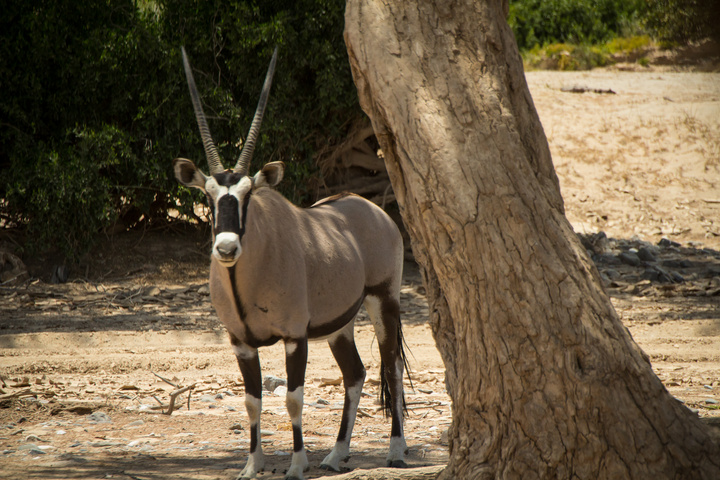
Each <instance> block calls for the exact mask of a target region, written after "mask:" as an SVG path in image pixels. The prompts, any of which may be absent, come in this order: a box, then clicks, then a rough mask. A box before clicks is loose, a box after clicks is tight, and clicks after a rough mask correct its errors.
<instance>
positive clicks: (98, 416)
mask: <svg viewBox="0 0 720 480" xmlns="http://www.w3.org/2000/svg"><path fill="white" fill-rule="evenodd" d="M87 419H88V420H89V421H91V422H94V423H112V420H111V419H110V417H109V416H108V414H107V413H105V412H93V413H91V414H90V415H88V416H87Z"/></svg>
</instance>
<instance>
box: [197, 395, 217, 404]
mask: <svg viewBox="0 0 720 480" xmlns="http://www.w3.org/2000/svg"><path fill="white" fill-rule="evenodd" d="M199 400H200V401H201V402H207V403H211V402H214V401H215V396H214V395H203V396H202V397H200V398H199Z"/></svg>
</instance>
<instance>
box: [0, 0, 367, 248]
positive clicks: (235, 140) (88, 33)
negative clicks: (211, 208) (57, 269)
mask: <svg viewBox="0 0 720 480" xmlns="http://www.w3.org/2000/svg"><path fill="white" fill-rule="evenodd" d="M343 14H344V5H343V4H342V3H338V2H331V1H329V0H315V1H312V0H301V1H298V2H294V1H289V0H286V1H279V0H278V1H272V2H265V1H254V2H253V1H233V0H208V1H203V2H198V1H196V0H156V1H153V0H145V1H136V2H133V1H132V0H87V1H84V2H77V1H74V0H56V1H49V0H28V1H26V2H11V3H10V4H8V5H6V6H4V7H3V9H2V10H0V25H2V27H3V28H2V31H1V32H0V88H2V90H3V95H2V96H0V226H2V225H3V224H5V225H17V226H21V227H23V228H24V229H25V230H26V231H27V233H28V235H27V238H28V243H27V245H26V247H27V248H28V249H29V250H37V249H44V248H47V246H58V247H60V248H61V249H62V251H63V252H64V253H65V254H66V255H67V256H68V257H70V258H77V257H78V256H79V255H80V254H82V253H83V252H84V251H85V250H86V249H87V248H88V247H89V246H90V245H91V244H92V242H93V240H94V238H95V237H96V236H97V233H98V232H101V231H103V230H104V229H108V228H110V227H112V226H113V225H116V224H121V225H124V226H126V227H128V228H133V227H137V226H141V225H147V224H148V223H151V224H152V223H156V222H163V221H166V220H167V217H166V215H167V208H168V207H169V206H172V207H173V208H179V209H180V211H181V213H186V214H190V215H192V213H191V212H192V205H193V202H194V201H197V200H198V199H202V195H200V194H199V193H198V192H190V191H189V190H187V189H185V188H184V187H179V186H178V185H177V182H176V181H175V179H174V177H173V175H172V171H171V160H172V158H174V157H176V156H184V157H187V158H191V159H193V160H195V161H196V162H197V163H198V164H199V165H203V164H204V163H205V160H204V154H203V149H202V143H201V141H200V138H199V134H198V132H197V125H196V123H195V120H194V115H193V110H192V106H191V102H190V97H189V94H188V92H187V86H186V83H185V78H184V74H183V70H182V63H181V58H180V49H179V47H180V46H181V45H185V46H186V48H187V50H188V53H189V55H190V59H191V62H192V65H193V69H194V71H195V78H196V81H197V83H198V89H199V90H200V94H201V96H202V98H203V103H204V106H205V111H206V114H207V116H208V122H209V124H210V129H211V131H212V133H213V137H214V139H215V141H216V143H217V144H218V148H219V151H220V154H221V155H222V156H223V157H224V161H225V165H226V166H232V165H233V164H234V163H235V161H236V159H237V156H238V154H239V148H238V144H239V142H240V141H241V140H242V139H243V138H244V136H245V134H246V133H245V132H247V129H248V128H249V125H250V122H251V119H252V116H253V114H254V111H255V106H256V103H257V100H258V96H259V92H260V89H261V87H262V81H263V78H264V75H265V71H266V68H267V64H268V62H269V59H270V56H271V53H272V49H273V48H274V47H275V46H278V47H279V59H278V69H277V71H276V75H275V81H274V83H273V92H272V94H271V96H270V102H269V104H268V108H267V111H266V114H265V120H264V122H263V128H262V130H261V138H260V139H259V142H258V145H257V149H256V151H255V158H254V160H253V165H252V166H251V169H253V168H258V167H259V166H261V165H262V164H263V163H265V162H267V161H270V160H284V161H285V162H286V163H288V169H287V175H286V178H287V179H286V181H285V182H284V186H285V188H286V193H288V194H289V195H290V196H291V199H292V200H294V201H297V202H306V201H309V200H310V199H309V194H308V191H307V189H306V188H305V185H306V184H307V183H308V180H309V179H312V178H313V177H315V176H316V175H317V172H316V168H315V166H314V161H313V153H314V152H316V151H317V150H318V149H319V148H320V147H322V146H324V145H327V144H333V143H336V142H338V141H339V139H340V138H342V137H343V136H344V133H345V129H347V128H348V125H349V124H350V123H351V122H352V120H354V119H355V118H357V117H359V116H360V115H362V114H361V111H360V108H359V106H358V102H357V95H356V93H355V88H354V85H353V83H352V78H351V75H350V69H349V65H348V62H347V53H346V51H345V46H344V42H343V40H342V29H343Z"/></svg>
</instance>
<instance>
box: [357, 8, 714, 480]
mask: <svg viewBox="0 0 720 480" xmlns="http://www.w3.org/2000/svg"><path fill="white" fill-rule="evenodd" d="M507 8H508V4H507V0H505V1H503V2H498V1H495V2H477V1H472V0H436V1H435V2H431V1H426V2H409V1H396V0H349V1H348V4H347V9H346V18H345V42H346V43H347V47H348V52H349V55H350V63H351V67H352V71H353V76H354V79H355V84H356V85H357V88H358V93H359V96H360V102H361V105H362V107H363V109H364V110H365V112H366V113H367V114H368V115H369V117H370V119H371V120H372V124H373V128H374V129H375V132H376V135H377V137H378V139H379V142H380V146H381V148H382V150H383V152H384V154H385V162H386V165H387V169H388V172H389V174H390V178H391V181H392V184H393V188H394V190H395V194H396V196H397V199H398V203H399V204H400V206H401V213H402V215H403V218H404V219H405V223H406V226H407V228H408V230H409V233H410V236H411V239H412V242H413V249H414V252H415V254H416V257H417V259H418V261H419V263H420V264H421V266H422V267H423V269H424V271H425V273H424V275H425V282H426V287H427V292H428V301H429V303H430V311H431V319H430V321H431V324H432V329H433V333H434V335H435V341H436V343H437V346H438V349H439V351H440V353H441V355H442V357H443V361H444V362H445V367H446V370H447V373H446V375H447V384H448V390H449V394H450V396H451V398H452V401H453V425H452V428H451V431H450V437H451V441H450V461H449V465H448V467H447V469H446V470H445V472H444V473H443V476H444V478H463V479H478V478H533V477H538V478H547V477H557V478H588V479H595V478H635V479H648V478H653V479H655V478H688V479H690V478H693V479H697V478H708V479H709V478H720V446H719V443H718V440H717V438H715V437H714V436H713V433H712V432H710V430H709V428H708V427H706V426H705V425H703V424H702V423H701V422H700V421H699V419H698V418H697V415H695V414H693V413H692V412H690V411H689V410H688V409H687V408H686V407H685V406H684V405H682V404H681V403H680V402H678V401H677V400H676V399H674V398H673V397H672V396H671V395H670V394H669V393H668V392H667V390H666V389H665V388H664V386H663V385H662V383H661V382H660V380H659V379H658V378H657V377H656V376H655V375H654V374H653V372H652V369H651V366H650V362H649V360H648V358H647V356H646V355H644V353H643V352H642V351H641V350H640V349H639V347H638V346H637V345H636V344H635V343H634V342H633V340H632V338H631V337H630V334H629V332H628V331H627V329H626V328H625V327H624V326H623V325H622V323H621V322H620V320H619V318H618V316H617V314H616V313H615V311H614V309H613V307H612V304H611V303H610V300H609V298H608V296H607V294H606V293H605V291H604V290H603V287H602V284H601V282H600V278H599V275H598V272H597V269H596V268H595V266H594V265H593V264H592V262H591V261H590V259H589V258H588V256H587V254H586V252H585V251H584V249H583V248H582V246H581V244H580V242H579V241H578V239H577V237H576V235H575V234H574V232H573V230H572V227H571V226H570V224H569V223H568V221H567V219H566V218H565V215H564V207H563V201H562V197H561V196H560V188H559V184H558V180H557V177H556V175H555V171H554V168H553V165H552V160H551V157H550V151H549V148H548V144H547V140H546V138H545V134H544V132H543V129H542V126H541V125H540V121H539V119H538V116H537V113H536V112H535V108H534V105H533V102H532V98H531V97H530V93H529V90H528V87H527V84H526V82H525V77H524V73H523V69H522V62H521V59H520V56H519V53H518V50H517V45H516V43H515V40H514V38H513V35H512V32H511V30H510V29H509V27H508V25H507V23H506V21H505V17H506V15H507ZM571 114H572V112H568V121H572V117H571Z"/></svg>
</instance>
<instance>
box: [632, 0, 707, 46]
mask: <svg viewBox="0 0 720 480" xmlns="http://www.w3.org/2000/svg"><path fill="white" fill-rule="evenodd" d="M643 17H644V24H645V27H646V28H647V29H648V31H649V32H651V33H652V34H653V36H654V37H655V38H657V39H658V40H661V41H663V42H665V43H680V44H682V43H687V42H690V41H697V40H702V39H704V38H708V37H711V38H714V39H715V40H718V41H720V26H719V25H720V2H718V0H645V4H644V15H643Z"/></svg>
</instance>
